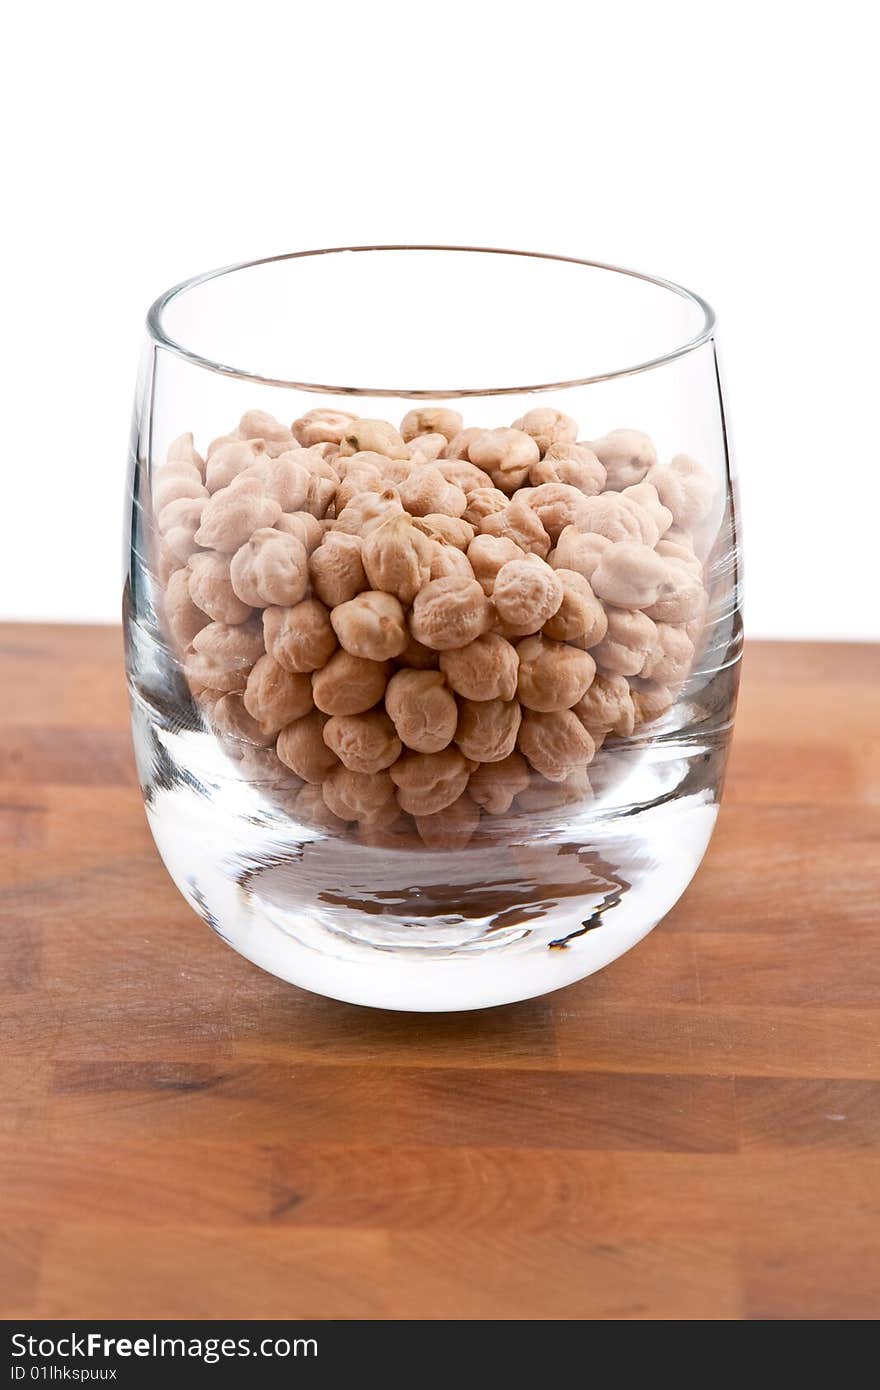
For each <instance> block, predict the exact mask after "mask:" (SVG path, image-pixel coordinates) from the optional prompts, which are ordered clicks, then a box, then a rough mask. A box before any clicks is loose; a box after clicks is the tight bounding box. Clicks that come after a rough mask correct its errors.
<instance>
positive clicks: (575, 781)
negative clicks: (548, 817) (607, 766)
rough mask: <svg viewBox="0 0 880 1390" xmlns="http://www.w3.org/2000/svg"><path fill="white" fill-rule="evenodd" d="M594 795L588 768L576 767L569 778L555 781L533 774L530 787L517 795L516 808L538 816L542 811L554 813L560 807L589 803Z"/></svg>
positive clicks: (569, 774)
mask: <svg viewBox="0 0 880 1390" xmlns="http://www.w3.org/2000/svg"><path fill="white" fill-rule="evenodd" d="M592 795H593V789H592V787H591V786H590V777H589V773H588V772H587V769H586V767H575V768H573V769H572V770H571V772H569V773H568V774H567V776H565V777H563V778H561V779H558V780H556V779H554V780H553V781H551V780H549V779H548V778H547V777H544V776H542V775H541V774H540V773H535V774H533V775H532V777H531V778H530V779H529V785H528V786H527V787H525V788H524V789H523V791H521V792H520V793H519V794H518V795H517V798H516V806H517V810H518V811H525V812H526V813H527V814H529V815H536V814H538V813H540V812H541V811H553V810H556V809H557V808H558V807H560V806H572V805H574V804H575V803H576V802H579V801H587V800H588V799H589V798H590V797H591V796H592Z"/></svg>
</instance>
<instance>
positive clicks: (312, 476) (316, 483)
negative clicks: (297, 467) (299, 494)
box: [303, 449, 339, 517]
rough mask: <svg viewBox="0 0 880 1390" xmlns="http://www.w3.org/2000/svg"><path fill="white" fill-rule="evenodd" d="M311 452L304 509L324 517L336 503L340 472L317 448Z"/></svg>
mask: <svg viewBox="0 0 880 1390" xmlns="http://www.w3.org/2000/svg"><path fill="white" fill-rule="evenodd" d="M309 452H310V454H311V459H310V460H309V462H308V464H307V467H308V470H309V486H308V491H307V493H306V499H305V502H304V503H303V511H306V512H311V514H312V516H316V517H323V516H326V515H327V514H328V512H329V511H330V509H331V508H332V507H333V505H334V502H335V498H336V491H337V488H338V487H339V474H338V473H337V472H336V469H335V468H334V467H333V466H332V464H329V463H328V462H327V461H326V459H324V458H322V457H321V456H320V454H318V453H317V451H316V450H314V449H312V450H310V451H309Z"/></svg>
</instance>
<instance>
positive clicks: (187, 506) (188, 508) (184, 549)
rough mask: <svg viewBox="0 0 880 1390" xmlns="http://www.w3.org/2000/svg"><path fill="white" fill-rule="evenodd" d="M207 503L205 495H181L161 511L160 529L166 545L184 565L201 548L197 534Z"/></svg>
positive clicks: (159, 518)
mask: <svg viewBox="0 0 880 1390" xmlns="http://www.w3.org/2000/svg"><path fill="white" fill-rule="evenodd" d="M207 505H208V503H207V501H206V500H205V498H204V497H179V498H178V499H177V501H176V502H169V503H168V505H167V507H163V508H162V510H161V512H160V513H159V517H158V522H159V531H160V532H161V534H162V539H163V542H164V544H165V547H166V549H167V550H168V551H170V553H171V554H172V555H173V556H174V558H175V559H176V560H179V561H180V563H181V564H182V565H185V564H186V562H187V560H188V559H189V557H190V555H192V554H193V552H194V551H196V550H198V548H199V545H200V542H199V541H197V540H196V535H197V533H198V531H199V529H200V527H201V524H202V516H203V514H204V511H205V508H206V507H207Z"/></svg>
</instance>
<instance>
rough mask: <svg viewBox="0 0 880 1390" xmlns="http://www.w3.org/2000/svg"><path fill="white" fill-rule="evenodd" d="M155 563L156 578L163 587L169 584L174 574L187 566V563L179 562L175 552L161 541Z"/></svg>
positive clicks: (157, 548)
mask: <svg viewBox="0 0 880 1390" xmlns="http://www.w3.org/2000/svg"><path fill="white" fill-rule="evenodd" d="M154 563H155V577H156V578H157V579H158V581H159V583H160V584H161V585H163V586H164V585H165V584H167V583H168V580H169V579H170V578H171V576H172V574H174V573H175V572H176V571H177V570H179V569H183V568H184V567H185V565H186V561H185V560H179V559H178V558H177V556H176V555H175V554H174V551H173V550H171V549H170V547H169V546H167V545H166V544H165V542H164V541H160V542H159V544H158V546H157V547H156V557H155V562H154Z"/></svg>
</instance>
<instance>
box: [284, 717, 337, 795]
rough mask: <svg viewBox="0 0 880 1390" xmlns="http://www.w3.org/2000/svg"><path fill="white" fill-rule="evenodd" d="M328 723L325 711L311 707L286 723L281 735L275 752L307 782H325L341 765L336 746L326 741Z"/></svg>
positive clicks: (292, 770)
mask: <svg viewBox="0 0 880 1390" xmlns="http://www.w3.org/2000/svg"><path fill="white" fill-rule="evenodd" d="M326 723H327V716H326V715H325V714H321V712H320V710H312V712H311V713H310V714H304V715H303V716H302V718H301V719H294V720H293V721H292V723H290V724H285V726H284V728H283V729H282V730H281V732H280V733H279V735H278V741H277V743H276V744H275V751H276V753H277V754H278V756H279V758H280V759H281V761H282V762H283V763H284V764H285V765H286V766H287V767H289V768H290V770H291V772H295V773H296V775H297V777H301V778H302V779H303V781H304V782H312V783H315V782H323V781H324V778H325V777H327V776H328V775H329V774H330V773H331V772H332V771H333V769H334V767H337V766H338V764H339V759H338V758H337V756H336V754H335V753H334V751H333V749H332V748H330V747H328V745H327V744H326V743H325V742H324V727H325V725H326Z"/></svg>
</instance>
